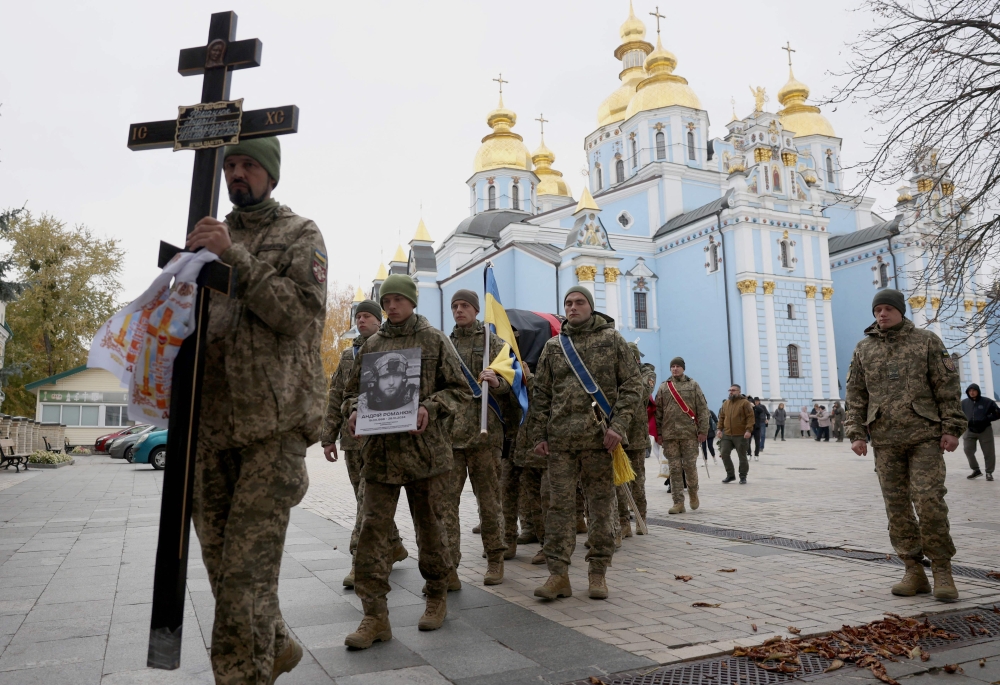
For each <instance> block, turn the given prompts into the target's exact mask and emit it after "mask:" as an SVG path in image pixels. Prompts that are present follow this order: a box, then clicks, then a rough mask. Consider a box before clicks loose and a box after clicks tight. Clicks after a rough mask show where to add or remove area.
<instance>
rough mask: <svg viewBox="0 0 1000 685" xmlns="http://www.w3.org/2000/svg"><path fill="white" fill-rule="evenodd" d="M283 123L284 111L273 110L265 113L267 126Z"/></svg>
mask: <svg viewBox="0 0 1000 685" xmlns="http://www.w3.org/2000/svg"><path fill="white" fill-rule="evenodd" d="M284 122H285V110H283V109H273V110H271V111H270V112H268V113H267V125H268V126H273V125H274V124H283V123H284Z"/></svg>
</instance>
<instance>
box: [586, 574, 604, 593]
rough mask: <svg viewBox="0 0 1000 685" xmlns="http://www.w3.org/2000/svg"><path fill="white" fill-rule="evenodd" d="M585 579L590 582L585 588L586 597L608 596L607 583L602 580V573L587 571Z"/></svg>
mask: <svg viewBox="0 0 1000 685" xmlns="http://www.w3.org/2000/svg"><path fill="white" fill-rule="evenodd" d="M587 580H588V581H589V582H590V587H589V588H588V589H587V596H588V597H590V598H591V599H607V598H608V584H607V582H606V581H605V580H604V574H603V573H593V572H591V573H588V574H587Z"/></svg>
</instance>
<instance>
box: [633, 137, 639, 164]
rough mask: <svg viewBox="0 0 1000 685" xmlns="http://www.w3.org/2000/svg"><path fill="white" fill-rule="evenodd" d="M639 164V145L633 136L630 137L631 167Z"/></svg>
mask: <svg viewBox="0 0 1000 685" xmlns="http://www.w3.org/2000/svg"><path fill="white" fill-rule="evenodd" d="M637 166H639V146H638V145H636V142H635V138H633V139H632V168H633V169H635V168H636V167H637Z"/></svg>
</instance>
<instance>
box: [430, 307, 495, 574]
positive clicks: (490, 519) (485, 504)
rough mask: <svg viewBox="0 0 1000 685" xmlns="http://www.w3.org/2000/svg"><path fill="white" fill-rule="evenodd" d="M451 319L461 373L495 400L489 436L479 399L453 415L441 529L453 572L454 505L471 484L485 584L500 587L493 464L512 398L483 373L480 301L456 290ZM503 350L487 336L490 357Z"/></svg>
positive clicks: (457, 533) (458, 552)
mask: <svg viewBox="0 0 1000 685" xmlns="http://www.w3.org/2000/svg"><path fill="white" fill-rule="evenodd" d="M451 314H452V317H453V318H454V319H455V328H454V330H453V331H452V332H451V341H452V343H453V344H454V345H455V349H456V350H457V351H458V356H459V358H460V359H461V360H462V365H463V367H464V368H463V369H462V371H463V374H464V376H465V379H466V384H467V385H468V387H469V390H470V392H473V394H474V395H477V396H478V395H480V393H481V392H482V386H481V385H480V384H481V383H482V382H483V381H486V382H487V383H488V384H489V388H490V396H491V399H492V400H493V401H492V402H491V405H490V411H489V412H488V416H489V418H488V422H487V434H486V435H482V433H481V432H480V409H481V404H480V402H481V400H478V399H477V401H475V402H468V403H466V404H463V405H462V407H461V408H460V410H459V411H458V413H457V414H456V415H455V419H454V425H453V427H452V454H453V455H454V465H453V466H452V470H451V487H450V491H449V493H448V499H447V506H446V509H445V520H444V523H445V530H446V531H447V534H448V547H449V549H450V550H451V561H452V564H453V565H454V569H457V568H458V564H459V562H460V561H461V559H462V548H461V526H460V524H459V517H458V506H459V502H460V500H461V497H462V490H463V489H464V488H465V479H466V477H467V476H468V478H469V479H470V480H471V481H472V491H473V492H474V493H475V495H476V501H477V502H478V504H479V518H480V521H481V524H480V525H481V527H482V528H481V530H482V539H483V551H484V552H485V553H486V564H487V567H486V575H485V576H484V577H483V583H484V584H485V585H499V584H500V583H502V582H503V557H504V550H505V549H507V546H506V545H505V544H504V533H503V530H504V521H503V510H502V508H501V505H500V481H499V478H498V475H499V474H498V473H497V468H496V464H497V462H499V460H500V453H501V452H502V451H503V431H504V426H503V423H502V421H501V417H500V415H499V414H500V413H502V410H500V405H499V404H498V403H497V400H498V399H501V398H503V396H505V395H508V394H509V393H510V384H509V383H507V381H506V380H505V379H504V378H503V377H502V376H499V375H497V373H496V372H495V371H493V370H492V369H486V370H483V355H484V353H485V347H484V346H485V335H486V327H485V326H484V325H483V322H482V321H479V320H478V319H476V315H477V314H479V296H478V295H477V294H476V293H474V292H472V291H471V290H459V291H458V292H456V293H455V294H454V295H453V296H452V298H451ZM503 345H504V342H503V340H501V339H500V337H499V336H497V334H496V333H490V350H489V353H490V356H491V357H495V356H496V355H497V354H498V353H499V352H500V348H502V347H503ZM454 569H453V570H452V572H451V575H450V576H449V578H448V583H449V590H451V589H458V588H459V587H461V584H460V582H459V580H458V574H457V573H456V572H455V570H454Z"/></svg>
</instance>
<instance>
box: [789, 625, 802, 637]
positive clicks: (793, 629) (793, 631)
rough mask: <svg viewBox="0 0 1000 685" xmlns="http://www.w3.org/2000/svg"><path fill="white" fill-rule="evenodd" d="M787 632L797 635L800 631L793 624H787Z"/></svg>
mask: <svg viewBox="0 0 1000 685" xmlns="http://www.w3.org/2000/svg"><path fill="white" fill-rule="evenodd" d="M788 632H789V633H791V634H792V635H798V634H799V633H801V632H802V631H801V630H800V629H798V628H796V627H795V626H788Z"/></svg>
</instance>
